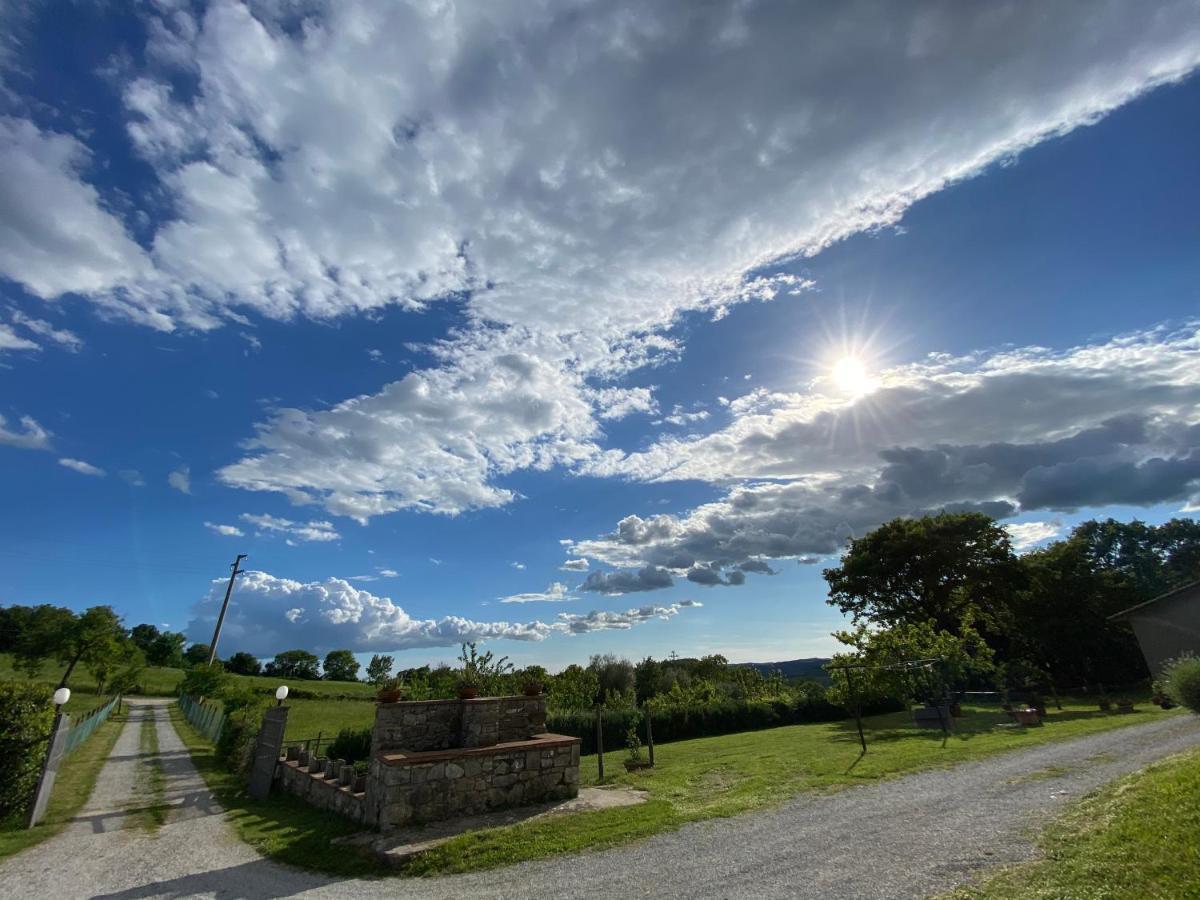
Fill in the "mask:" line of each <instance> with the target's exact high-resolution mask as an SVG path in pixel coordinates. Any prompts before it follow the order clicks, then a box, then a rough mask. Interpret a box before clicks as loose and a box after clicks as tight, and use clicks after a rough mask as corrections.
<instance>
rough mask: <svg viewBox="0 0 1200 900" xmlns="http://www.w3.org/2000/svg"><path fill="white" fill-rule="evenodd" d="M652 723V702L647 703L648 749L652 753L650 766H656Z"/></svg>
mask: <svg viewBox="0 0 1200 900" xmlns="http://www.w3.org/2000/svg"><path fill="white" fill-rule="evenodd" d="M650 723H651V716H650V704H649V703H647V704H646V749H647V750H648V751H649V753H650V768H652V769H653V768H654V726H653V725H651V724H650Z"/></svg>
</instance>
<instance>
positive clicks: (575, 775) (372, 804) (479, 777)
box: [367, 734, 580, 829]
mask: <svg viewBox="0 0 1200 900" xmlns="http://www.w3.org/2000/svg"><path fill="white" fill-rule="evenodd" d="M579 743H580V742H579V738H575V737H564V736H562V735H550V734H543V735H540V736H539V737H537V738H534V739H531V740H525V741H513V742H508V743H502V744H497V745H494V746H491V747H471V748H461V749H454V750H443V751H438V752H430V753H411V754H405V753H395V754H387V753H381V754H379V755H377V756H376V757H375V759H373V760H372V761H371V771H370V775H369V776H368V784H369V785H370V789H369V792H368V807H367V821H368V822H370V823H371V824H375V825H377V826H378V827H379V828H381V829H388V828H395V827H398V826H401V825H407V824H415V823H421V822H432V821H436V820H438V819H449V818H455V817H457V816H469V815H474V814H478V813H482V812H486V811H488V810H493V809H504V808H507V807H511V806H521V805H524V804H529V803H539V802H543V801H551V800H566V799H569V798H571V797H575V796H576V795H577V794H578V793H579Z"/></svg>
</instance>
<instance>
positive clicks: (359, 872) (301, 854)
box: [170, 706, 388, 877]
mask: <svg viewBox="0 0 1200 900" xmlns="http://www.w3.org/2000/svg"><path fill="white" fill-rule="evenodd" d="M170 712H171V723H172V724H173V725H174V726H175V730H176V731H177V732H178V733H179V737H180V739H181V740H182V741H183V743H184V744H185V745H186V746H187V748H188V750H189V752H190V753H191V755H192V762H193V763H194V764H195V766H196V768H197V769H198V770H199V771H200V774H201V776H203V778H204V781H205V783H206V784H207V785H208V787H209V789H210V790H211V791H212V792H213V793H214V794H215V795H216V797H217V799H218V800H219V801H220V803H221V805H222V806H224V807H225V809H226V810H227V811H228V812H229V821H230V823H231V824H232V825H233V827H234V828H235V829H236V830H237V833H238V836H239V837H240V838H241V839H242V840H243V841H245V842H246V843H247V844H249V845H250V846H251V847H253V848H254V849H256V850H258V851H259V852H260V853H262V854H264V855H266V856H269V857H271V858H272V859H274V860H276V861H278V862H283V863H288V864H290V865H293V866H297V867H299V868H302V869H313V870H316V871H320V872H325V873H328V874H330V875H340V876H346V877H350V876H370V875H381V874H384V873H385V872H386V871H388V870H387V869H385V868H384V867H383V866H382V865H381V864H380V863H379V862H378V861H376V860H375V859H374V858H373V857H371V856H369V855H367V854H366V853H363V852H360V851H357V850H356V849H355V848H354V847H348V846H341V845H335V844H331V843H330V841H332V840H334V839H336V838H342V837H347V836H349V835H353V834H357V833H359V832H361V831H362V829H361V828H360V827H358V826H356V825H354V823H352V822H350V821H349V820H347V819H343V818H341V817H340V816H336V815H334V814H332V813H329V812H324V811H322V810H318V809H316V808H315V807H312V806H309V805H308V804H307V803H304V802H302V801H300V800H298V799H296V798H294V797H288V796H272V797H271V798H270V799H269V800H254V799H252V798H250V797H249V796H248V795H247V794H246V792H245V789H244V785H243V784H242V782H241V780H240V779H239V778H238V777H237V776H236V775H233V774H231V773H230V772H227V771H225V769H224V768H222V767H221V766H220V765H219V764H218V762H217V760H216V758H215V757H214V754H213V745H212V743H210V742H209V741H207V740H205V738H204V737H203V736H201V735H200V733H199V732H198V731H196V729H194V728H193V727H192V726H191V725H189V724H188V722H187V720H186V719H184V718H183V714H182V713H181V712H180V710H179V707H178V706H171V708H170Z"/></svg>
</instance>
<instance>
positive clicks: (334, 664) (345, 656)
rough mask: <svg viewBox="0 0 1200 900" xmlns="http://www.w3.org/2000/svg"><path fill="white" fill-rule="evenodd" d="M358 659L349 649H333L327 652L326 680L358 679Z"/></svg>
mask: <svg viewBox="0 0 1200 900" xmlns="http://www.w3.org/2000/svg"><path fill="white" fill-rule="evenodd" d="M358 668H359V666H358V660H357V659H355V658H354V654H353V653H351V652H350V651H349V650H331V651H329V653H327V654H325V680H326V681H358Z"/></svg>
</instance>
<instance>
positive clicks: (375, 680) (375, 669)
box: [325, 653, 393, 685]
mask: <svg viewBox="0 0 1200 900" xmlns="http://www.w3.org/2000/svg"><path fill="white" fill-rule="evenodd" d="M392 662H393V660H392V658H391V657H390V656H380V655H379V654H378V653H376V654H375V655H374V656H372V657H371V661H370V662H369V663H367V681H369V682H371V684H375V685H379V684H383V682H385V681H387V680H388V678H390V677H391V675H392ZM325 669H326V671H328V669H329V661H328V660H326V661H325Z"/></svg>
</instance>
